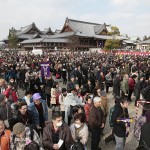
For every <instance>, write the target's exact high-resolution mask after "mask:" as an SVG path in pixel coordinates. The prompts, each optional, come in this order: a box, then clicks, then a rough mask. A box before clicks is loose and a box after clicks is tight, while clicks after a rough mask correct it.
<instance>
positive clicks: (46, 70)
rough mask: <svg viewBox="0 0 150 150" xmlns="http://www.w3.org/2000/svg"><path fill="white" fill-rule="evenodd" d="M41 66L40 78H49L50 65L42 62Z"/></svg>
mask: <svg viewBox="0 0 150 150" xmlns="http://www.w3.org/2000/svg"><path fill="white" fill-rule="evenodd" d="M40 66H41V75H42V77H45V76H46V77H49V76H50V64H49V62H42V63H41V64H40Z"/></svg>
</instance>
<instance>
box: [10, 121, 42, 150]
mask: <svg viewBox="0 0 150 150" xmlns="http://www.w3.org/2000/svg"><path fill="white" fill-rule="evenodd" d="M32 141H36V143H37V144H38V145H39V146H40V149H41V150H42V143H41V139H40V138H39V136H38V134H37V132H36V131H35V130H33V129H31V128H29V127H26V126H25V125H24V124H22V123H16V124H15V125H14V126H13V132H12V133H11V138H10V150H23V149H24V148H25V146H26V145H27V144H29V143H30V142H32Z"/></svg>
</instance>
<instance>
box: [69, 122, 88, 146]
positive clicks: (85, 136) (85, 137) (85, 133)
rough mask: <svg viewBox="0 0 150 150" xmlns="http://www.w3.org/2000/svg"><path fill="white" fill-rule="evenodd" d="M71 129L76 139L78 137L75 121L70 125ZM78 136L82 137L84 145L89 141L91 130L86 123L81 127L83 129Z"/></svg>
mask: <svg viewBox="0 0 150 150" xmlns="http://www.w3.org/2000/svg"><path fill="white" fill-rule="evenodd" d="M70 130H71V134H72V138H73V140H74V141H76V137H75V124H74V123H73V124H72V125H71V126H70ZM78 136H79V137H80V138H81V140H80V142H81V143H82V144H83V145H86V144H87V141H88V137H89V131H88V127H87V125H86V124H84V127H83V129H81V131H80V132H79V133H78Z"/></svg>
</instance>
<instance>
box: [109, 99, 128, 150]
mask: <svg viewBox="0 0 150 150" xmlns="http://www.w3.org/2000/svg"><path fill="white" fill-rule="evenodd" d="M127 108H128V101H127V99H126V98H121V99H120V101H119V102H117V103H116V105H115V108H114V111H113V113H112V119H111V120H112V123H113V127H114V135H115V141H116V150H123V149H124V146H125V139H126V136H127V134H126V133H127V131H128V130H129V124H128V123H125V122H123V121H118V119H127V118H129V114H128V109H127Z"/></svg>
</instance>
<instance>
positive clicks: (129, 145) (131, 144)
mask: <svg viewBox="0 0 150 150" xmlns="http://www.w3.org/2000/svg"><path fill="white" fill-rule="evenodd" d="M60 86H61V87H62V86H63V87H64V85H62V83H61V82H60ZM23 95H24V91H22V90H19V96H20V97H22V96H23ZM108 98H109V103H108V105H109V108H111V107H112V106H113V97H112V89H110V93H109V94H108ZM128 110H129V115H130V117H135V106H134V103H133V102H132V103H130V104H129V109H128ZM140 112H141V110H139V114H140ZM51 115H52V113H51V110H50V109H49V119H51ZM133 129H134V123H132V124H131V127H130V134H129V137H128V138H127V140H126V145H125V150H135V149H136V148H137V146H138V142H137V141H136V139H135V138H134V137H133ZM110 133H111V128H110V127H109V123H108V118H107V122H106V126H105V129H104V137H107V135H109V134H110ZM104 137H103V138H102V139H101V142H100V145H99V146H100V147H101V148H102V150H114V149H115V143H114V142H110V143H109V144H107V145H106V144H105V142H104ZM88 150H90V138H89V141H88Z"/></svg>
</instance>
